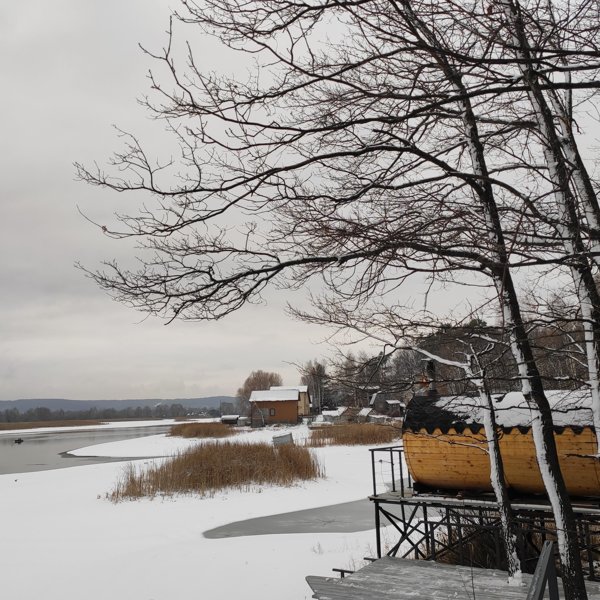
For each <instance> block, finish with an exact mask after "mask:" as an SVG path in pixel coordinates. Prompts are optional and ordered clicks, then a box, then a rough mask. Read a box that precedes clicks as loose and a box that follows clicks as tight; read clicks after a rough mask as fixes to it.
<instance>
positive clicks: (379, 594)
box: [306, 556, 600, 600]
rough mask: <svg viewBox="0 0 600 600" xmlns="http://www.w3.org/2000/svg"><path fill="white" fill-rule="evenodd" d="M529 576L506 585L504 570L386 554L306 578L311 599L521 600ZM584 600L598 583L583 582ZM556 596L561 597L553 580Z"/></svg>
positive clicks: (594, 594) (599, 594)
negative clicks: (342, 572) (345, 570)
mask: <svg viewBox="0 0 600 600" xmlns="http://www.w3.org/2000/svg"><path fill="white" fill-rule="evenodd" d="M531 578H532V575H523V583H522V584H521V585H520V586H509V585H508V584H507V582H506V572H504V571H494V570H491V569H476V568H471V567H458V566H454V565H444V564H441V563H436V562H431V561H423V560H407V559H403V558H392V557H389V556H386V557H384V558H380V559H379V560H376V561H374V562H372V563H371V564H369V565H367V566H366V567H363V568H362V569H360V570H359V571H356V572H355V573H353V574H351V575H346V577H345V578H343V579H341V578H333V577H313V576H308V577H307V578H306V581H307V583H308V584H309V585H310V587H311V589H312V590H313V598H316V599H317V600H420V599H423V600H429V599H439V600H443V599H451V600H473V598H476V599H478V600H525V598H526V596H527V591H528V589H529V585H530V583H531ZM586 585H587V590H588V595H589V599H590V600H600V583H597V582H587V584H586ZM559 593H560V595H561V597H564V594H563V590H562V584H561V582H560V579H559Z"/></svg>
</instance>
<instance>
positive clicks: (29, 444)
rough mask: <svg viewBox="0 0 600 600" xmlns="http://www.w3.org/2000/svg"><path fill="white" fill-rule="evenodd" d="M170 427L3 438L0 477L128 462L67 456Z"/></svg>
mask: <svg viewBox="0 0 600 600" xmlns="http://www.w3.org/2000/svg"><path fill="white" fill-rule="evenodd" d="M170 427H171V425H156V426H151V427H123V428H118V429H91V430H90V429H88V430H77V431H56V432H52V431H50V432H43V433H28V432H27V430H22V431H16V432H14V433H9V434H3V435H0V475H4V474H7V473H31V472H34V471H48V470H50V469H64V468H67V467H76V466H79V465H91V464H98V463H107V462H118V461H123V460H128V457H119V458H108V457H95V456H71V455H69V454H66V452H69V451H70V450H75V449H77V448H83V447H85V446H92V445H94V444H103V443H106V442H118V441H122V440H129V439H133V438H139V437H146V436H149V435H157V434H160V433H166V432H167V431H168V430H169V429H170ZM17 438H22V439H23V443H22V444H16V443H15V440H16V439H17ZM135 458H136V459H139V458H141V457H139V456H138V457H135Z"/></svg>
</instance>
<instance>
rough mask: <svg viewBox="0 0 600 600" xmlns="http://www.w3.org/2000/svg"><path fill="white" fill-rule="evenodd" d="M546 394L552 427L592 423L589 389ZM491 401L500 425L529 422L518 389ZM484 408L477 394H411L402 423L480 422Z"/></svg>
mask: <svg viewBox="0 0 600 600" xmlns="http://www.w3.org/2000/svg"><path fill="white" fill-rule="evenodd" d="M546 398H547V399H548V403H549V404H550V407H551V408H552V420H553V422H554V425H555V426H556V427H568V426H571V427H586V426H591V425H593V419H592V411H591V395H590V392H589V390H587V389H580V390H575V391H574V390H548V391H546ZM492 401H493V405H494V409H495V411H494V412H495V416H496V422H497V424H498V425H499V426H500V427H503V428H511V427H529V426H530V425H531V423H532V420H533V414H534V413H533V411H532V408H531V407H530V406H529V405H528V403H527V400H526V399H525V397H524V396H523V394H522V393H521V392H508V393H506V394H492ZM533 408H534V409H535V406H534V407H533ZM485 410H487V409H486V408H484V407H483V406H482V404H481V400H480V398H479V397H478V396H473V397H469V396H442V397H431V396H430V397H427V396H421V397H419V396H415V397H414V398H413V400H411V401H410V402H409V404H408V409H407V420H406V421H405V425H406V426H408V427H409V428H411V429H416V428H420V427H425V428H431V427H440V429H442V430H445V429H447V428H448V427H452V426H453V424H454V423H464V424H465V425H470V424H482V423H483V417H484V411H485Z"/></svg>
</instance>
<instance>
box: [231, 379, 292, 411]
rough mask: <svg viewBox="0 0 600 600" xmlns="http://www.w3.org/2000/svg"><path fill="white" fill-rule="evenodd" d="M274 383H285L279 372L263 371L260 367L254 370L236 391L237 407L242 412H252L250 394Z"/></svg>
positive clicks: (265, 388) (267, 387)
mask: <svg viewBox="0 0 600 600" xmlns="http://www.w3.org/2000/svg"><path fill="white" fill-rule="evenodd" d="M272 385H283V379H282V378H281V375H279V373H273V372H269V371H261V370H260V369H259V370H258V371H252V373H250V375H248V377H246V380H245V381H244V383H243V385H242V387H241V388H239V389H238V391H237V393H236V397H237V404H238V406H237V408H238V410H239V412H240V414H242V415H249V414H250V396H251V395H252V392H253V391H254V390H268V389H270V388H271V386H272Z"/></svg>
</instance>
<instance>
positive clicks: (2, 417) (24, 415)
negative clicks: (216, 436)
mask: <svg viewBox="0 0 600 600" xmlns="http://www.w3.org/2000/svg"><path fill="white" fill-rule="evenodd" d="M219 414H220V413H219V410H218V409H216V408H209V409H207V408H189V407H185V406H183V405H182V404H179V403H174V404H157V405H156V406H137V407H135V408H134V407H128V408H123V409H120V410H119V409H116V408H103V409H98V408H96V407H92V408H90V409H88V410H62V409H60V410H51V409H49V408H47V407H45V406H40V407H38V408H30V409H28V410H26V411H24V412H21V411H19V410H18V409H17V408H9V409H7V410H0V423H20V422H29V421H70V420H83V419H84V420H87V419H101V420H113V419H169V418H175V417H185V416H209V417H218V416H219Z"/></svg>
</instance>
